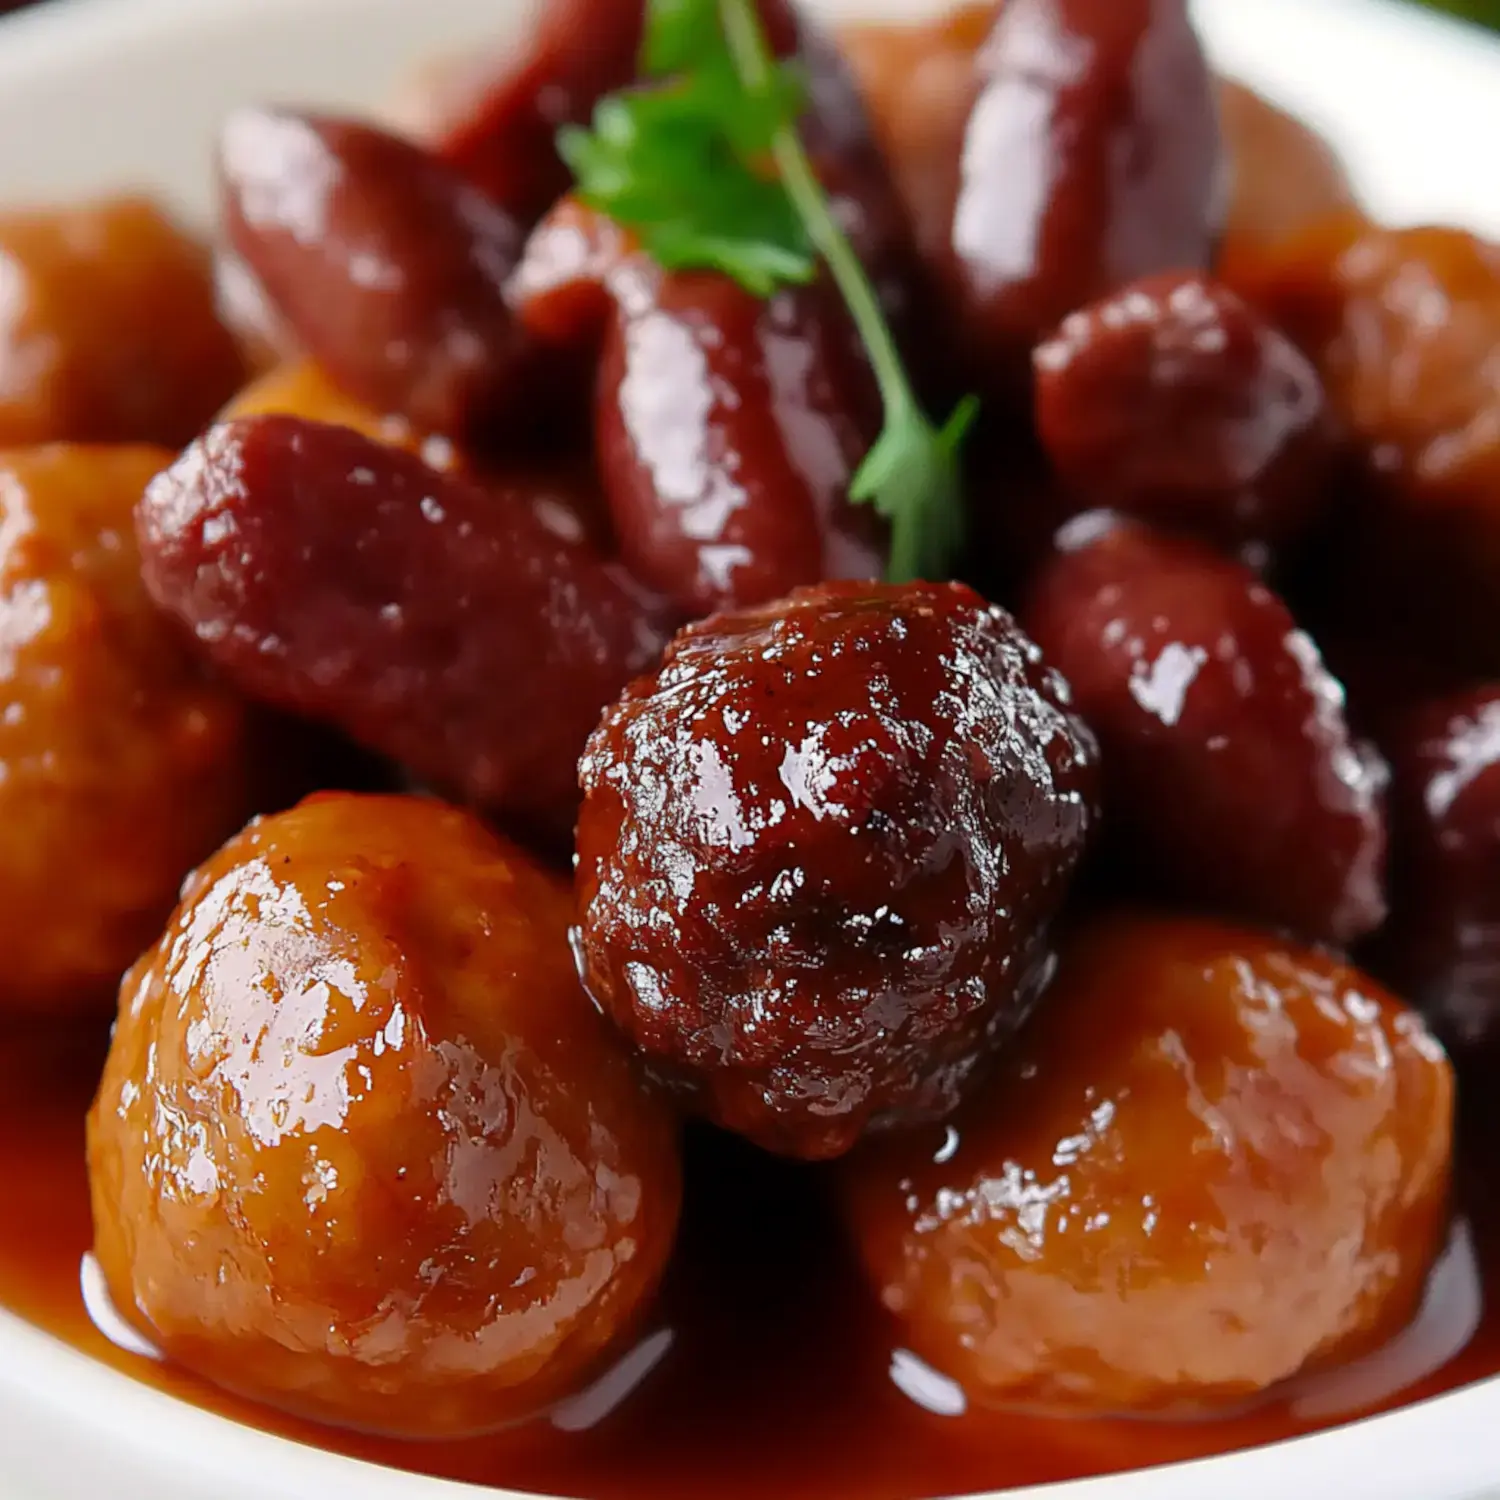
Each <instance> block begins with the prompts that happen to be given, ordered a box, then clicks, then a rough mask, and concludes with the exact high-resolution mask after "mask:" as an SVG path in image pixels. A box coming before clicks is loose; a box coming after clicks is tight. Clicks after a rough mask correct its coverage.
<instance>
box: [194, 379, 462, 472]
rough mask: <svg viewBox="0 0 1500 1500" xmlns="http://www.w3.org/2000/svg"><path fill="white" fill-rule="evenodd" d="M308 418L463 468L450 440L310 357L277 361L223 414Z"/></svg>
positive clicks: (436, 463)
mask: <svg viewBox="0 0 1500 1500" xmlns="http://www.w3.org/2000/svg"><path fill="white" fill-rule="evenodd" d="M266 415H272V416H285V417H305V418H306V419H307V420H308V421H309V422H332V423H333V424H334V425H335V426H338V427H352V428H353V429H354V431H355V432H360V433H363V434H364V435H365V436H366V437H367V438H373V439H374V440H375V441H376V442H377V443H386V444H388V445H389V446H390V447H392V448H404V449H405V450H406V451H407V452H408V453H415V454H417V455H418V456H419V457H421V458H425V459H426V460H427V462H428V463H430V464H432V465H433V467H434V468H438V469H451V468H456V467H457V466H458V453H457V450H456V449H455V448H454V446H453V444H452V443H450V442H449V441H448V440H447V439H446V438H440V437H431V436H428V435H426V434H424V433H422V432H419V431H418V430H417V429H416V428H415V427H413V426H412V424H411V423H410V422H408V421H407V420H406V418H405V417H402V416H397V415H395V414H394V413H392V414H390V415H384V414H382V413H381V412H379V411H377V410H376V409H375V408H374V407H373V406H366V405H365V403H364V402H362V401H357V400H356V399H355V398H354V397H353V396H350V395H348V394H347V393H345V392H344V391H341V390H340V389H339V388H338V386H336V385H335V384H334V383H333V381H332V380H331V379H329V377H328V375H327V374H326V373H325V372H324V370H323V369H322V367H321V366H319V365H318V364H316V363H314V362H313V361H312V360H310V359H298V360H292V361H289V362H287V363H285V364H280V365H277V366H276V367H275V368H274V369H272V370H268V371H267V372H266V373H265V374H264V375H261V376H260V377H259V378H258V379H256V380H254V381H252V382H251V383H250V384H249V385H247V386H246V387H245V388H244V389H243V390H242V391H240V392H239V393H238V394H237V395H236V396H235V397H234V399H233V400H232V401H230V403H229V405H228V406H226V407H225V408H224V410H223V412H222V413H221V414H220V416H219V420H220V421H221V422H232V421H234V420H235V419H236V418H239V417H259V416H266Z"/></svg>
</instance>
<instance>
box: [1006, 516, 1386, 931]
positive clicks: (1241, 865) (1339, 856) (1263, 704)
mask: <svg viewBox="0 0 1500 1500" xmlns="http://www.w3.org/2000/svg"><path fill="white" fill-rule="evenodd" d="M1022 620H1023V623H1024V624H1025V626H1026V629H1027V630H1028V631H1029V632H1030V633H1031V635H1032V637H1033V639H1034V640H1036V642H1037V643H1038V644H1039V645H1040V646H1041V648H1042V650H1043V651H1044V652H1045V653H1046V656H1047V659H1048V660H1049V661H1051V662H1052V663H1053V665H1054V666H1056V667H1057V669H1058V671H1060V672H1061V673H1062V674H1063V675H1064V676H1065V677H1066V678H1067V679H1068V681H1069V683H1070V684H1071V685H1072V688H1073V694H1074V702H1075V703H1076V705H1077V708H1078V712H1079V713H1080V714H1082V715H1083V717H1084V718H1085V719H1086V720H1087V721H1088V723H1089V725H1090V726H1091V727H1092V728H1093V730H1094V731H1095V733H1096V734H1097V735H1098V736H1099V741H1100V745H1101V747H1102V750H1103V754H1104V769H1105V781H1106V792H1105V811H1106V820H1107V821H1106V826H1107V827H1108V829H1109V833H1110V837H1111V840H1112V841H1113V848H1114V850H1115V851H1116V853H1117V854H1118V855H1119V857H1120V858H1121V859H1123V860H1124V861H1125V863H1126V865H1127V867H1128V869H1129V870H1130V871H1131V872H1133V874H1134V875H1135V876H1136V878H1137V879H1138V880H1145V881H1147V882H1149V883H1150V884H1151V885H1152V886H1153V887H1154V888H1156V889H1159V890H1162V891H1163V892H1165V893H1168V894H1170V895H1171V896H1173V897H1175V898H1177V899H1180V900H1185V901H1189V902H1192V903H1194V904H1195V905H1200V906H1201V905H1206V906H1210V907H1214V908H1217V909H1220V910H1222V911H1223V912H1224V913H1226V914H1228V915H1231V916H1235V917H1240V918H1244V919H1246V920H1249V921H1256V922H1264V923H1268V924H1270V925H1271V926H1276V927H1282V926H1284V927H1286V928H1289V929H1290V930H1291V931H1293V932H1295V933H1297V934H1299V935H1300V936H1302V937H1304V938H1307V939H1309V940H1311V941H1327V942H1331V943H1337V944H1347V943H1350V942H1353V941H1354V940H1355V939H1357V938H1361V937H1364V936H1365V935H1367V934H1368V933H1370V932H1371V931H1373V930H1374V929H1375V928H1376V927H1377V926H1379V924H1380V922H1381V920H1382V918H1383V917H1384V916H1385V893H1384V865H1385V851H1386V825H1385V788H1386V782H1387V779H1388V772H1387V768H1386V766H1385V763H1384V761H1383V760H1382V759H1381V757H1380V756H1379V754H1378V753H1377V752H1376V751H1375V750H1374V749H1373V747H1371V746H1369V745H1366V744H1364V743H1362V742H1360V741H1358V740H1356V739H1355V738H1354V737H1353V736H1352V735H1351V733H1350V731H1349V727H1348V724H1347V722H1346V719H1345V714H1344V693H1343V689H1342V687H1341V686H1340V685H1339V683H1338V682H1337V681H1336V680H1335V679H1334V678H1333V677H1332V675H1331V674H1330V673H1329V672H1328V670H1327V668H1326V667H1325V666H1324V665H1323V661H1322V658H1321V656H1320V655H1319V654H1318V648H1317V646H1316V645H1315V644H1314V642H1313V640H1312V639H1311V637H1310V636H1308V635H1307V634H1306V633H1305V632H1303V631H1301V630H1299V629H1298V628H1297V624H1296V621H1295V620H1293V618H1292V616H1291V614H1290V612H1289V611H1288V609H1287V607H1286V605H1285V604H1284V603H1283V602H1282V601H1281V600H1280V599H1279V598H1278V597H1277V596H1276V595H1275V594H1274V593H1272V592H1271V590H1270V589H1269V588H1268V587H1267V586H1266V585H1265V584H1264V583H1262V582H1261V581H1260V579H1259V578H1258V577H1257V576H1256V575H1255V574H1254V573H1253V572H1252V571H1251V570H1250V569H1249V568H1247V567H1245V566H1243V565H1242V564H1240V563H1237V562H1235V561H1233V560H1231V559H1229V558H1226V557H1223V556H1221V555H1220V554H1219V553H1217V552H1216V551H1214V550H1213V549H1211V548H1210V547H1208V546H1207V545H1206V544H1202V543H1199V542H1195V541H1193V540H1190V539H1188V538H1179V537H1170V536H1166V535H1164V534H1161V533H1158V532H1154V531H1152V530H1151V529H1150V528H1149V527H1147V526H1145V525H1144V524H1142V523H1140V522H1134V521H1129V520H1126V519H1123V518H1121V517H1117V516H1111V515H1109V514H1107V513H1093V514H1090V515H1087V516H1081V517H1079V518H1078V519H1077V520H1076V521H1073V522H1070V523H1069V525H1068V526H1067V527H1066V528H1065V529H1064V530H1063V532H1062V533H1061V534H1060V536H1059V538H1058V549H1057V552H1056V554H1055V556H1054V557H1053V558H1052V560H1051V561H1050V562H1049V563H1048V564H1047V565H1046V566H1045V567H1043V569H1042V570H1041V572H1040V573H1039V574H1038V576H1037V577H1036V579H1035V580H1034V582H1033V584H1032V587H1031V589H1030V597H1029V600H1028V602H1027V605H1026V608H1025V609H1024V611H1023V612H1022Z"/></svg>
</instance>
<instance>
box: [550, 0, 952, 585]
mask: <svg viewBox="0 0 1500 1500" xmlns="http://www.w3.org/2000/svg"><path fill="white" fill-rule="evenodd" d="M641 63H642V72H643V74H644V75H645V76H646V77H647V78H649V79H653V80H657V82H656V83H655V84H654V85H653V86H649V87H642V88H635V89H629V90H626V91H625V92H623V93H619V94H612V95H610V96H608V97H607V98H605V99H603V100H602V101H600V103H599V105H598V108H597V109H596V111H595V114H594V121H593V128H592V129H591V130H588V129H584V128H582V127H570V128H568V129H566V130H564V131H563V132H562V134H561V135H560V137H559V141H558V144H559V148H560V149H561V151H562V153H563V156H564V158H565V160H566V161H567V163H568V165H569V166H570V167H571V169H572V171H573V175H574V177H575V179H576V180H577V190H578V194H579V196H580V197H581V198H582V199H583V200H584V201H585V202H586V203H588V204H590V205H591V206H593V207H594V208H597V209H598V210H599V211H600V212H602V213H606V214H608V215H609V216H610V217H611V218H613V219H615V220H616V221H617V222H619V223H621V224H624V225H627V226H628V227H629V228H631V229H633V230H634V231H635V232H636V233H637V234H638V235H639V236H640V239H641V243H642V245H643V246H644V247H645V249H646V250H647V252H648V253H649V254H650V255H652V256H653V257H654V258H655V259H656V260H657V261H658V262H660V264H662V265H663V266H666V267H667V268H668V269H688V268H692V267H699V268H708V269H713V270H718V271H722V272H723V273H724V274H726V275H728V276H732V277H733V278H734V279H735V280H736V281H738V282H739V283H740V284H741V285H742V286H743V287H744V288H745V289H746V290H747V291H749V292H750V293H751V294H752V295H753V296H757V297H769V296H770V295H771V294H772V293H773V292H774V291H776V289H777V288H778V287H781V286H785V285H798V284H803V283H806V282H808V281H811V280H812V279H813V277H814V276H815V275H816V274H817V267H818V262H819V260H821V261H822V263H823V264H824V265H825V266H827V268H828V271H829V274H830V275H831V276H832V277H833V280H834V282H835V284H836V285H837V286H838V288H839V291H840V293H841V294H842V296H843V298H844V301H845V303H846V304H847V306H848V308H849V313H850V316H851V317H852V319H853V320H854V324H855V327H856V328H857V329H858V331H859V335H860V338H861V339H862V340H863V342H864V344H865V348H866V350H867V351H868V353H869V357H870V364H871V368H872V369H873V370H874V372H875V378H876V380H877V382H878V384H879V387H880V394H881V398H882V401H883V403H884V407H885V425H884V428H883V430H882V432H881V434H880V437H879V438H878V440H877V441H876V443H875V446H874V447H873V448H872V449H871V450H870V452H869V455H868V456H867V457H866V459H865V461H864V463H863V464H862V465H861V466H860V468H859V471H858V472H857V473H856V474H855V475H854V478H853V480H852V482H851V484H850V488H849V494H850V498H851V499H852V500H855V501H857V502H861V503H868V504H872V505H874V506H875V508H876V510H878V511H879V512H880V514H881V515H883V516H884V517H885V518H886V519H887V520H888V521H889V522H890V527H891V556H890V564H889V568H888V573H887V576H888V577H890V578H891V579H892V580H894V581H900V582H904V581H906V580H909V579H914V578H940V577H942V576H944V574H945V572H946V569H947V568H948V566H949V564H950V563H951V562H952V560H953V557H954V554H955V553H956V552H957V550H958V547H959V544H960V542H961V541H962V536H963V496H962V483H961V477H960V472H959V464H958V450H959V447H960V445H961V444H962V442H963V438H964V434H965V433H966V432H967V431H968V428H969V426H970V424H971V423H972V422H973V419H974V416H975V414H976V412H977V409H978V404H977V402H976V401H974V400H973V398H970V399H969V400H967V401H965V402H963V403H962V404H961V405H960V406H959V408H958V410H957V411H956V412H955V413H954V414H953V416H952V417H951V418H950V419H949V421H948V422H947V423H946V424H945V425H944V426H943V427H942V428H938V427H937V426H935V425H934V424H933V423H932V421H931V420H930V419H929V418H928V416H927V414H926V412H925V411H923V409H922V405H921V402H920V401H919V400H918V399H917V395H916V392H915V391H914V390H913V389H912V385H911V380H910V377H909V376H908V375H907V372H906V367H905V365H904V363H903V361H902V358H901V353H900V350H899V349H898V348H897V347H896V341H895V338H894V337H893V335H892V333H891V329H890V325H889V324H888V323H887V322H886V318H885V313H884V311H883V310H882V308H881V305H880V299H879V297H878V296H877V294H876V292H875V289H874V287H873V286H872V285H871V284H870V279H869V277H868V276H867V275H866V274H865V269H864V267H863V266H862V265H861V264H860V261H859V257H858V256H857V255H856V254H855V253H854V249H853V247H852V246H851V245H850V243H849V240H848V237H847V236H846V235H845V233H844V231H843V229H842V228H841V227H840V226H839V223H838V220H837V219H836V218H835V216H834V213H833V210H832V208H831V206H830V205H829V202H828V196H827V194H826V193H825V192H824V190H823V187H822V184H821V183H820V182H819V181H818V177H817V173H816V172H815V171H814V169H813V165H812V161H811V159H810V158H809V156H808V154H807V148H806V146H805V145H804V144H803V142H802V138H801V135H800V133H799V131H798V128H797V120H798V118H799V116H800V115H801V113H802V108H803V105H804V103H805V100H806V88H805V85H804V83H803V80H802V78H801V76H800V73H799V71H798V70H797V68H796V67H795V66H794V65H792V64H788V63H782V62H778V61H777V60H776V59H775V58H774V57H773V56H772V54H771V49H770V46H769V45H768V43H767V41H766V35H765V31H764V29H763V28H762V26H761V22H760V17H759V14H758V12H757V10H756V7H755V0H647V6H646V31H645V38H644V44H643V48H642V59H641Z"/></svg>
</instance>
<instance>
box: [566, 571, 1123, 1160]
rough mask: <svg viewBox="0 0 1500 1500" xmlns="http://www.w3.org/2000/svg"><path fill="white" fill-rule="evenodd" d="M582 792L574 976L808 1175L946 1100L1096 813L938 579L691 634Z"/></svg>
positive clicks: (589, 763) (979, 1051) (1012, 646)
mask: <svg viewBox="0 0 1500 1500" xmlns="http://www.w3.org/2000/svg"><path fill="white" fill-rule="evenodd" d="M581 774H582V779H583V786H584V807H583V811H582V813H581V815H580V820H579V827H578V921H579V932H578V943H579V948H580V953H581V956H582V961H583V968H584V974H585V982H586V983H587V985H588V986H589V988H590V990H591V992H592V993H593V995H594V997H595V999H596V1000H597V1001H598V1002H599V1004H600V1005H601V1006H602V1007H603V1009H604V1010H605V1011H606V1013H607V1014H609V1015H610V1016H612V1017H613V1018H614V1019H615V1021H616V1022H617V1023H619V1025H620V1026H621V1027H622V1028H623V1029H624V1030H625V1031H626V1033H627V1034H628V1035H629V1036H630V1037H631V1038H632V1039H633V1040H634V1041H635V1042H636V1043H637V1045H638V1046H640V1047H641V1048H642V1049H643V1050H644V1052H645V1053H646V1055H647V1057H648V1058H649V1059H650V1061H651V1063H652V1064H653V1066H654V1067H655V1068H656V1069H657V1070H658V1071H659V1072H660V1074H662V1075H663V1076H664V1077H666V1078H669V1079H671V1080H673V1081H675V1082H676V1083H677V1084H679V1085H680V1086H681V1087H682V1088H683V1089H684V1090H685V1091H686V1092H687V1093H688V1094H690V1095H691V1096H693V1097H694V1098H695V1099H696V1101H697V1103H698V1104H699V1106H700V1107H702V1108H703V1109H704V1110H705V1111H706V1112H707V1113H708V1114H709V1115H710V1116H711V1117H712V1118H714V1119H715V1120H717V1121H718V1122H719V1123H720V1124H723V1125H726V1126H728V1127H729V1128H731V1129H734V1130H738V1131H740V1132H742V1133H743V1134H745V1135H747V1136H749V1137H750V1138H751V1139H752V1140H755V1141H757V1142H759V1143H761V1144H762V1145H765V1146H767V1147H769V1148H771V1149H773V1150H776V1151H780V1152H784V1153H787V1154H790V1155H794V1156H803V1157H829V1156H835V1155H838V1154H839V1153H840V1152H842V1151H845V1150H847V1149H848V1148H849V1147H850V1146H851V1145H852V1144H853V1143H854V1141H855V1140H856V1139H857V1138H858V1136H859V1135H860V1134H861V1133H862V1132H863V1131H864V1130H865V1129H866V1128H868V1127H871V1126H875V1127H879V1126H883V1125H888V1124H895V1123H901V1122H908V1121H910V1120H913V1119H924V1118H927V1119H930V1118H935V1117H937V1116H940V1115H942V1114H943V1113H945V1112H946V1111H947V1110H949V1109H951V1108H952V1107H953V1105H954V1104H955V1103H956V1102H957V1100H958V1098H959V1096H960V1094H961V1092H962V1091H963V1087H964V1085H965V1083H966V1082H967V1081H968V1079H969V1077H970V1076H971V1074H972V1073H973V1072H974V1070H975V1068H976V1067H977V1065H978V1064H979V1063H980V1062H981V1060H982V1059H983V1058H985V1057H986V1056H987V1054H988V1053H989V1051H990V1049H991V1047H992V1045H993V1044H994V1043H995V1041H996V1040H997V1039H998V1038H999V1037H1000V1036H1001V1035H1003V1034H1004V1033H1006V1032H1007V1031H1008V1030H1009V1029H1010V1028H1011V1027H1012V1026H1013V1025H1014V1024H1015V1022H1016V1020H1017V1018H1018V1017H1019V1016H1021V1015H1023V1014H1024V1013H1025V1010H1026V1008H1027V1006H1028V1005H1029V1004H1030V1002H1031V999H1032V997H1033V995H1034V992H1035V987H1036V984H1037V981H1038V978H1039V976H1040V973H1041V971H1042V969H1043V968H1044V966H1045V960H1046V955H1047V946H1046V941H1045V934H1046V926H1047V923H1048V921H1049V919H1050V918H1051V917H1052V915H1053V914H1054V912H1055V911H1056V910H1057V908H1058V906H1059V905H1060V904H1061V901H1062V898H1063V895H1064V892H1065V890H1066V888H1067V883H1068V877H1069V875H1070V874H1071V872H1072V870H1073V867H1074V865H1075V864H1076V862H1077V861H1078V859H1079V857H1080V855H1081V853H1082V851H1083V847H1084V843H1085V840H1086V837H1087V834H1088V833H1089V831H1090V829H1091V827H1092V824H1093V821H1094V812H1095V781H1096V764H1095V750H1094V742H1093V739H1092V737H1091V736H1090V735H1089V732H1088V730H1087V729H1085V728H1084V727H1083V725H1082V724H1081V722H1080V721H1079V720H1078V719H1077V718H1075V717H1074V716H1073V714H1072V713H1071V712H1070V711H1069V709H1068V699H1067V689H1066V687H1065V685H1064V684H1063V683H1062V681H1061V679H1060V678H1058V677H1057V675H1056V674H1055V673H1053V672H1052V671H1051V670H1050V669H1049V668H1048V667H1047V666H1046V665H1045V663H1044V662H1043V661H1042V660H1041V657H1040V654H1039V653H1038V652H1037V650H1036V648H1035V647H1034V646H1033V645H1032V644H1031V642H1030V641H1028V640H1027V639H1026V637H1025V636H1023V635H1022V634H1021V632H1020V630H1019V629H1018V628H1017V626H1016V625H1015V623H1014V621H1013V620H1012V619H1011V618H1010V616H1009V615H1007V614H1006V613H1005V612H1004V611H1003V610H1000V609H998V608H994V607H991V606H988V605H986V604H985V603H984V602H983V601H982V600H981V599H980V598H979V596H978V595H977V594H975V593H974V592H973V591H972V590H970V589H967V588H965V587H963V586H962V585H959V584H946V585H930V584H917V585H911V586H904V587H892V586H883V585H873V584H829V585H824V586H823V587H821V588H817V589H807V590H803V591H800V592H798V593H796V594H793V595H792V596H791V597H790V598H789V599H788V600H785V601H782V602H780V603H777V604H774V605H768V606H766V607H764V608H761V609H754V610H745V611H742V612H739V613H734V614H724V615H720V616H717V617H715V618H713V619H710V620H709V621H707V622H705V623H704V624H702V625H698V626H694V627H692V628H690V629H689V630H687V631H686V632H684V633H683V634H682V635H680V636H679V637H678V639H677V641H676V643H675V644H674V645H673V647H672V648H671V649H670V651H669V652H668V655H667V659H666V663H665V665H664V666H663V668H662V669H661V671H660V672H659V673H658V674H657V675H656V676H654V677H649V678H645V679H642V680H641V681H639V682H637V683H636V684H635V686H634V687H632V688H631V689H630V690H629V691H628V692H627V693H626V695H625V696H624V698H622V699H621V701H620V702H619V704H618V705H616V707H615V708H614V709H613V710H611V711H610V712H609V713H608V714H607V715H606V717H605V720H604V723H603V724H602V725H601V727H600V729H599V730H598V732H597V733H596V734H595V736H594V738H593V740H592V742H591V743H590V746H589V748H588V751H587V752H586V753H585V756H584V759H583V763H582V770H581Z"/></svg>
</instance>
